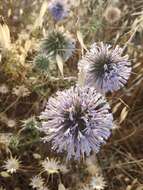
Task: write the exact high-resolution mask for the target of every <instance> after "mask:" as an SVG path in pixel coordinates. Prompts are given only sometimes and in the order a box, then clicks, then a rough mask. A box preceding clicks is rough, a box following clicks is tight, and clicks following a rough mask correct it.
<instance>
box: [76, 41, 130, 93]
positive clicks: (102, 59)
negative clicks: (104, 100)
mask: <svg viewBox="0 0 143 190" xmlns="http://www.w3.org/2000/svg"><path fill="white" fill-rule="evenodd" d="M122 53H123V49H122V48H120V47H119V46H116V47H115V48H114V49H111V45H108V44H103V43H102V42H101V43H99V44H96V43H94V44H93V45H92V46H91V49H90V50H89V51H88V52H87V53H86V55H85V56H84V57H83V59H82V60H81V61H79V64H78V65H79V69H81V68H83V69H84V71H85V74H86V81H85V83H86V85H89V86H94V87H96V89H97V90H98V91H100V92H101V93H106V92H109V91H110V92H113V91H117V90H119V89H120V88H121V87H123V86H124V85H125V84H126V83H127V80H128V78H129V76H130V74H131V63H130V61H129V60H128V56H127V55H126V56H122Z"/></svg>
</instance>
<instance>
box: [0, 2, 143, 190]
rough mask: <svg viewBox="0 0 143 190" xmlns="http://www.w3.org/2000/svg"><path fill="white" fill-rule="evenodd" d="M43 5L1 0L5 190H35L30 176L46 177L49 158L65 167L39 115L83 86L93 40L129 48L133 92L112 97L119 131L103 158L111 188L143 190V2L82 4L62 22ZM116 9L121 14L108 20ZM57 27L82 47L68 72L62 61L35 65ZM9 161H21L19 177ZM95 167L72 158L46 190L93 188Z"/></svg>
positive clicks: (0, 142)
mask: <svg viewBox="0 0 143 190" xmlns="http://www.w3.org/2000/svg"><path fill="white" fill-rule="evenodd" d="M71 1H72V0H71ZM47 2H49V1H47ZM44 3H45V1H43V0H0V15H1V16H2V17H1V19H0V22H1V26H0V27H3V23H5V26H6V27H8V28H5V31H6V35H5V36H2V34H1V33H0V34H1V36H0V44H1V52H0V190H2V189H6V190H20V189H21V190H30V189H33V187H32V185H30V183H31V179H32V177H34V176H36V175H38V174H39V173H41V172H42V166H41V162H42V161H43V160H44V159H45V158H46V157H49V158H57V159H58V160H60V162H61V163H62V164H65V158H64V156H63V155H60V156H59V155H56V153H54V152H53V151H51V150H50V147H49V146H48V145H46V144H43V143H42V142H41V141H40V137H41V136H42V134H41V133H40V132H39V131H38V130H37V126H39V125H40V122H39V119H38V116H39V114H40V112H41V111H42V110H43V108H44V106H45V103H46V101H47V100H48V98H49V97H50V96H51V95H52V94H54V93H55V92H56V91H57V90H59V89H65V88H69V87H70V86H71V85H72V84H75V83H76V80H77V73H78V70H77V63H78V60H79V59H80V58H81V56H82V54H83V53H84V52H85V51H86V50H85V49H86V48H88V47H89V46H90V45H91V44H92V43H93V42H94V41H97V42H99V41H104V42H107V43H110V44H112V45H113V46H115V45H117V44H119V45H120V46H122V47H124V48H125V53H127V54H129V57H130V60H131V62H132V67H133V70H132V75H131V77H130V80H129V81H128V84H127V85H126V87H125V88H123V89H121V90H119V91H118V92H115V93H113V94H108V100H109V102H110V105H111V107H112V111H113V113H114V120H115V121H114V122H115V127H114V130H113V131H112V136H111V138H110V140H109V141H108V142H107V144H106V145H105V146H104V147H102V149H101V151H100V153H99V154H98V155H97V156H98V161H99V163H100V167H101V170H102V176H103V177H104V180H105V181H106V187H105V190H116V189H118V190H143V88H142V86H143V1H142V0H112V1H110V0H81V1H76V0H75V1H72V4H71V5H70V13H69V15H68V17H67V18H65V19H64V20H62V21H60V22H55V21H54V20H53V18H52V16H51V15H50V13H49V12H48V9H45V8H44V7H45V6H46V5H47V4H46V3H45V4H44ZM111 6H112V7H116V8H117V9H118V11H121V13H120V14H119V15H116V13H114V12H113V13H112V14H109V15H108V12H107V11H108V8H109V7H111ZM116 16H117V18H116ZM53 29H55V30H58V31H62V32H63V33H68V35H70V37H72V38H73V39H74V40H75V41H76V47H75V48H76V49H75V51H74V52H73V54H72V56H71V57H70V58H69V59H67V60H65V61H64V64H63V69H62V68H61V67H59V65H58V66H57V63H52V64H53V65H54V66H53V68H50V69H49V70H47V68H46V67H44V69H43V68H42V69H41V67H40V66H39V67H38V66H35V62H34V60H35V57H36V56H37V54H38V51H39V50H38V48H39V44H40V43H41V41H42V39H43V38H44V37H45V36H47V35H48V34H49V33H50V32H51V31H52V30H53ZM7 30H9V31H10V36H9V34H8V31H7ZM67 31H68V32H67ZM0 32H2V28H0ZM60 61H61V60H60ZM60 61H59V60H58V62H59V64H60V63H61V62H60ZM55 62H56V61H55ZM45 68H46V69H45ZM10 157H12V158H15V159H17V160H18V161H19V163H20V166H18V168H17V170H16V172H9V171H8V170H7V168H5V167H3V166H4V164H5V161H7V160H8V159H10ZM95 165H96V162H95V163H94V160H92V164H91V165H90V164H88V163H87V162H81V163H78V162H75V161H73V162H71V163H69V164H68V165H67V166H66V167H67V168H68V171H67V172H66V174H65V173H64V172H63V173H62V170H61V171H56V172H53V174H52V176H51V173H50V172H49V171H48V172H47V173H46V172H45V173H42V174H41V175H42V178H43V179H44V183H45V186H46V187H45V190H46V188H49V189H51V190H56V189H58V188H59V190H64V188H65V189H72V190H74V189H75V190H78V189H85V190H88V188H87V187H86V185H87V184H88V183H89V181H90V178H91V176H92V175H93V174H95V175H96V172H97V168H94V167H95ZM87 168H88V169H87ZM94 170H95V171H94ZM59 183H60V184H63V185H64V186H62V185H61V186H59ZM39 190H40V188H39ZM41 190H42V189H41ZM43 190H44V189H43ZM97 190H98V189H97ZM99 190H100V189H99Z"/></svg>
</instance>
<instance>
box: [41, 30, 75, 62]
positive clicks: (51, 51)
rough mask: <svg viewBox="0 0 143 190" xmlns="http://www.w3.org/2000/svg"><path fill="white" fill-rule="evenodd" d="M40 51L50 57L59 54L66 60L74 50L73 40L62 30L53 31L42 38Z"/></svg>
mask: <svg viewBox="0 0 143 190" xmlns="http://www.w3.org/2000/svg"><path fill="white" fill-rule="evenodd" d="M40 51H41V52H42V53H44V54H46V55H48V56H49V57H52V58H55V57H56V55H60V56H61V57H62V58H63V60H65V61H67V60H68V59H69V58H70V57H71V56H72V54H73V52H74V51H75V41H74V39H72V38H71V37H69V35H66V34H64V33H63V32H60V31H53V32H51V33H50V34H49V35H48V36H47V37H46V38H45V39H43V41H42V43H41V47H40Z"/></svg>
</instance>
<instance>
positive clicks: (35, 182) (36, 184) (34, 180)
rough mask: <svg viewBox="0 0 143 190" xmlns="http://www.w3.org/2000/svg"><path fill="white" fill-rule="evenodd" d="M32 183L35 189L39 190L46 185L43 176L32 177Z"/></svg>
mask: <svg viewBox="0 0 143 190" xmlns="http://www.w3.org/2000/svg"><path fill="white" fill-rule="evenodd" d="M30 185H31V186H32V188H33V189H34V188H36V189H37V190H39V189H41V190H42V189H43V185H44V181H43V179H42V178H41V176H34V177H32V179H31V183H30Z"/></svg>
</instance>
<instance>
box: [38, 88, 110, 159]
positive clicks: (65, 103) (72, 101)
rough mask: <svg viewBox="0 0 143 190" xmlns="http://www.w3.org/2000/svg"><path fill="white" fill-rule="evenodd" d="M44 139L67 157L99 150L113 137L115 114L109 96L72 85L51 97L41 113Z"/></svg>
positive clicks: (75, 156) (77, 157)
mask: <svg viewBox="0 0 143 190" xmlns="http://www.w3.org/2000/svg"><path fill="white" fill-rule="evenodd" d="M40 118H41V119H42V120H43V121H42V128H41V131H43V132H45V133H46V137H45V138H44V139H43V140H44V141H48V142H49V141H51V142H52V148H53V149H54V150H56V151H57V152H63V151H65V152H67V160H69V159H71V158H72V157H73V158H75V159H78V160H79V159H80V157H81V156H85V155H87V156H89V155H90V153H91V152H92V151H94V152H98V151H99V150H100V146H101V145H102V144H104V143H105V141H106V140H107V139H108V137H109V136H110V129H111V128H112V125H113V117H112V114H111V113H110V107H109V105H108V103H107V102H106V100H105V98H104V97H103V96H102V95H101V94H100V93H98V92H97V91H96V90H95V89H94V88H88V87H83V88H80V87H75V88H74V87H72V88H70V89H68V90H65V91H61V92H57V94H56V97H51V98H50V99H49V101H48V103H47V106H46V109H45V111H44V112H42V113H41V116H40Z"/></svg>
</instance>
